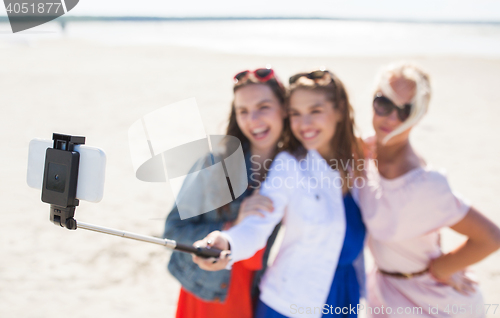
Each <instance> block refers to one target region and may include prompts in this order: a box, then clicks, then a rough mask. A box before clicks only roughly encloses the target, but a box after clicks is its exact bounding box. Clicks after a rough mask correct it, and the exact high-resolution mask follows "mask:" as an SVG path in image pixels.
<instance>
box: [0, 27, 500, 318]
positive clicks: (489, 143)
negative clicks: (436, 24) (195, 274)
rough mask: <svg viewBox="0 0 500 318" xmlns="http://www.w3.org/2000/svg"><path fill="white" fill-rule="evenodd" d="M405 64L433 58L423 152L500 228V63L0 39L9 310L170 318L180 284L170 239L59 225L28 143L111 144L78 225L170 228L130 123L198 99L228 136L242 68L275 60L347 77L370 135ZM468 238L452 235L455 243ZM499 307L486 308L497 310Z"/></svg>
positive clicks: (0, 292)
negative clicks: (378, 96)
mask: <svg viewBox="0 0 500 318" xmlns="http://www.w3.org/2000/svg"><path fill="white" fill-rule="evenodd" d="M401 59H406V60H412V61H415V62H416V63H418V64H419V65H421V66H423V67H424V68H425V69H426V70H427V71H428V72H429V73H430V75H431V80H432V86H433V91H434V92H433V96H432V100H431V105H430V111H429V113H428V115H427V117H426V118H425V119H424V120H423V121H422V122H421V123H420V125H418V126H417V127H416V128H415V129H414V132H413V142H414V144H415V146H416V148H417V149H418V150H419V151H420V152H421V154H422V155H423V156H424V157H425V158H426V159H427V160H428V162H429V163H431V164H432V165H433V166H434V167H442V168H445V169H446V171H447V172H448V175H449V180H450V182H451V184H452V186H453V188H454V189H455V190H457V191H458V192H460V193H461V194H463V195H464V196H465V197H466V198H468V199H469V200H470V201H471V202H472V203H473V205H474V206H475V207H477V208H478V209H479V210H480V211H482V212H483V213H484V214H486V215H487V216H488V217H490V218H491V219H493V220H494V221H495V222H496V223H497V224H500V213H498V206H499V203H500V198H499V196H498V193H500V178H498V176H499V174H500V164H499V162H498V160H499V158H500V151H499V150H498V149H499V148H498V141H499V134H500V125H499V123H498V119H499V118H500V108H499V107H498V102H499V101H500V89H499V87H500V77H499V76H498V75H499V74H500V58H478V57H458V56H441V57H422V56H411V55H408V56H407V55H404V56H387V57H349V56H345V57H339V56H337V57H331V56H323V57H321V56H314V57H302V56H295V57H291V56H276V55H270V56H264V55H254V54H250V55H246V54H241V53H240V54H236V53H221V52H216V51H213V50H203V49H199V48H188V47H183V46H171V45H165V44H144V45H140V46H139V45H105V44H103V43H100V42H92V41H86V40H81V39H74V38H64V37H63V38H55V39H53V40H46V41H41V42H36V43H34V44H29V43H28V44H23V43H20V44H19V43H17V44H13V45H10V44H9V46H8V47H6V48H2V50H0V61H2V62H1V65H2V66H1V69H2V71H1V74H2V75H1V76H0V96H1V98H0V101H1V116H0V121H1V124H0V132H1V136H2V138H1V140H0V143H1V149H2V150H1V151H2V156H1V159H0V180H1V181H0V215H1V219H2V221H1V222H0V260H1V261H0V317H7V318H8V317H16V318H21V317H53V318H58V317H66V316H68V315H71V317H75V318H78V317H106V318H113V317H117V318H118V317H119V318H126V317H139V316H141V317H174V314H175V309H176V307H175V306H176V300H177V295H178V292H179V287H180V286H179V284H178V283H177V281H176V280H175V279H173V278H172V276H170V274H169V273H168V272H167V270H166V263H167V261H168V259H169V256H170V252H169V251H167V250H166V249H164V248H162V247H160V246H155V245H149V244H144V243H140V242H135V241H130V240H125V239H121V238H117V237H112V236H105V235H102V234H96V233H92V232H87V231H84V230H77V231H68V230H66V229H62V228H58V227H56V226H54V225H52V224H51V223H50V222H49V207H48V206H47V205H46V204H44V203H42V202H41V201H40V192H39V191H38V190H34V189H31V188H28V186H27V184H26V168H27V156H28V143H29V141H30V140H31V139H33V138H44V139H51V136H52V133H53V132H60V133H66V134H74V135H83V136H86V138H87V142H86V144H87V145H90V146H95V147H99V148H102V149H103V150H104V151H105V152H106V154H107V167H106V170H107V171H106V184H105V193H104V199H103V200H102V201H101V202H100V203H88V202H81V203H80V206H79V207H78V209H77V214H76V218H77V220H81V221H85V222H88V223H95V224H99V225H103V226H107V227H112V228H118V229H123V230H127V231H131V232H138V233H142V234H145V235H153V236H161V234H162V232H163V225H164V219H165V217H166V215H167V214H168V212H169V211H170V208H171V206H172V204H173V197H172V194H171V190H170V189H169V187H168V186H167V184H165V183H145V182H141V181H139V180H137V179H136V178H135V175H134V171H133V167H132V162H131V158H130V154H129V148H128V140H127V131H128V128H129V127H130V125H131V124H132V123H133V122H135V121H136V120H137V119H139V118H141V117H142V116H143V115H145V114H148V113H150V112H151V111H153V110H156V109H158V108H160V107H162V106H166V105H168V104H170V103H173V102H176V101H180V100H183V99H187V98H191V97H195V98H196V100H197V103H198V106H199V110H200V113H201V115H202V119H203V121H204V124H205V127H206V131H207V133H209V134H210V133H222V132H223V130H224V127H225V124H226V119H227V116H228V111H229V107H230V103H231V98H232V77H233V75H234V74H235V73H236V72H238V71H241V70H243V69H253V68H257V67H262V66H265V65H266V64H271V65H272V66H273V68H274V69H275V70H276V72H277V74H278V75H279V76H280V77H281V78H283V79H287V78H288V77H289V76H290V75H292V74H294V73H296V72H298V71H303V70H310V69H315V68H318V67H319V66H326V67H327V68H328V69H330V70H332V71H334V72H335V73H336V74H337V75H338V77H339V78H341V79H342V80H343V81H344V83H345V84H346V86H347V88H348V91H349V93H350V97H351V101H352V104H353V106H354V108H355V111H356V120H357V124H358V127H359V130H360V133H361V134H363V135H368V134H370V130H371V123H370V119H371V108H370V105H371V103H370V102H371V97H372V92H371V89H372V84H373V80H374V77H375V75H376V73H377V71H378V69H379V67H380V66H382V65H384V64H387V63H389V62H392V61H397V60H401ZM462 240H463V238H462V237H461V236H459V235H457V234H454V233H452V232H451V231H448V230H447V231H444V236H443V245H444V248H445V249H446V250H449V249H451V248H453V247H454V246H456V245H457V244H459V243H460V242H462ZM366 252H367V253H368V251H366ZM498 264H500V253H498V252H497V253H496V254H494V255H493V256H491V257H489V258H488V259H486V260H485V261H483V262H481V263H479V264H478V265H476V266H474V267H473V269H474V271H475V272H476V274H477V277H478V279H479V281H480V284H481V285H480V286H481V289H482V290H483V293H484V295H485V302H486V303H487V304H498V303H500V268H499V265H498ZM492 310H493V308H492V309H491V310H490V314H489V315H488V317H497V316H498V315H500V309H498V310H497V312H496V314H495V315H493V314H492Z"/></svg>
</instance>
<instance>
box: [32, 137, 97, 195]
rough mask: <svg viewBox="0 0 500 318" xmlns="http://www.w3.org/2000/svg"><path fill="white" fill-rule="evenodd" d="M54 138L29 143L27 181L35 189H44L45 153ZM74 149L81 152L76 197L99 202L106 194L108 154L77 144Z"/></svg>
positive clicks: (50, 146) (51, 145) (34, 140)
mask: <svg viewBox="0 0 500 318" xmlns="http://www.w3.org/2000/svg"><path fill="white" fill-rule="evenodd" d="M53 143H54V142H53V141H52V140H44V139H33V140H31V141H30V144H29V152H28V173H27V177H26V181H27V183H28V186H29V187H31V188H34V189H39V190H41V189H42V186H43V174H44V169H45V153H46V151H47V148H52V147H53ZM74 151H76V152H78V153H79V154H80V164H79V167H78V182H77V187H76V198H77V199H78V200H84V201H89V202H99V201H101V200H102V197H103V194H104V176H105V169H106V154H105V153H104V151H103V150H102V149H99V148H95V147H90V146H86V145H77V146H75V148H74Z"/></svg>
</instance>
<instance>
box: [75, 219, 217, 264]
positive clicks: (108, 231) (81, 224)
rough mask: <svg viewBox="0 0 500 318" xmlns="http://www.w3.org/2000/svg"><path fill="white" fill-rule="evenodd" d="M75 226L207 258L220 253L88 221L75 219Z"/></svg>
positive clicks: (215, 250)
mask: <svg viewBox="0 0 500 318" xmlns="http://www.w3.org/2000/svg"><path fill="white" fill-rule="evenodd" d="M76 228H77V229H84V230H89V231H94V232H99V233H104V234H110V235H115V236H121V237H124V238H128V239H132V240H136V241H141V242H147V243H153V244H158V245H163V246H166V247H168V248H171V249H174V250H177V251H181V252H186V253H193V254H195V255H197V256H200V257H204V258H209V257H215V258H218V257H219V255H220V252H221V251H220V250H218V249H216V248H201V247H194V246H191V245H186V244H180V243H177V242H176V241H174V240H168V239H161V238H158V237H153V236H147V235H141V234H136V233H131V232H125V231H120V230H115V229H111V228H107V227H104V226H99V225H94V224H89V223H84V222H79V221H76Z"/></svg>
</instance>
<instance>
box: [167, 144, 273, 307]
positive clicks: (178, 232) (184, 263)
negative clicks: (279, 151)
mask: <svg viewBox="0 0 500 318" xmlns="http://www.w3.org/2000/svg"><path fill="white" fill-rule="evenodd" d="M250 156H251V154H250V152H249V151H247V152H246V155H245V163H246V167H247V176H248V178H249V180H248V184H249V187H248V188H247V190H246V191H245V192H244V193H243V194H242V195H241V196H240V197H238V198H237V199H236V200H234V201H233V202H231V203H229V204H228V205H227V206H225V207H223V208H222V210H223V212H222V213H220V212H218V211H217V210H212V211H209V212H207V213H203V214H201V215H198V216H195V217H191V218H188V219H184V220H181V218H180V216H179V211H178V210H177V206H176V205H175V204H174V207H173V208H172V211H171V212H170V214H169V215H168V216H167V220H166V222H165V232H164V235H163V237H164V238H168V239H172V240H175V241H177V242H179V243H183V244H193V243H194V242H196V241H198V240H201V239H203V238H204V237H205V236H207V235H208V234H209V233H210V232H212V231H216V230H219V231H222V229H223V226H224V223H225V222H229V221H234V220H235V219H236V218H237V216H238V211H239V208H240V205H241V202H242V201H243V199H244V198H246V197H248V196H250V195H251V194H252V192H253V188H252V187H251V186H250V185H251V184H252V183H251V179H250V176H251V173H252V171H251V162H250ZM202 186H206V187H208V186H210V185H208V184H203V185H202ZM279 226H280V225H279V224H278V226H276V228H275V229H274V231H273V233H272V235H271V236H270V237H269V239H268V241H267V245H266V250H265V253H264V258H263V261H262V262H263V267H262V269H261V270H260V271H258V272H257V273H256V274H255V276H254V282H253V286H252V295H253V296H256V295H257V293H258V283H259V281H260V278H261V276H262V274H263V273H264V271H265V269H266V267H267V259H268V256H269V251H270V249H271V246H272V244H273V243H274V240H275V239H276V235H277V232H278V230H279ZM168 270H169V271H170V273H171V274H172V275H173V276H174V277H175V278H176V279H177V280H178V281H179V282H180V283H181V285H182V287H183V288H184V289H185V290H187V291H189V292H190V293H192V294H194V295H195V296H197V297H199V298H201V299H203V300H207V301H220V302H223V301H225V299H226V297H227V292H228V288H229V282H230V277H231V270H222V271H216V272H210V271H205V270H202V269H200V268H199V267H198V265H196V264H195V263H193V261H192V257H191V255H190V254H187V253H182V252H178V251H174V252H173V253H172V256H171V257H170V261H169V263H168Z"/></svg>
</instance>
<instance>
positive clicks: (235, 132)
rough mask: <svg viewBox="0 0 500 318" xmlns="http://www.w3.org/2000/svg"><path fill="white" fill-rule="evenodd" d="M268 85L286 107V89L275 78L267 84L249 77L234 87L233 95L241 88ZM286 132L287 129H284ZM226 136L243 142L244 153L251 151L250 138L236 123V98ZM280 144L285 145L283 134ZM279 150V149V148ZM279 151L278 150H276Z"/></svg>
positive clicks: (285, 124)
mask: <svg viewBox="0 0 500 318" xmlns="http://www.w3.org/2000/svg"><path fill="white" fill-rule="evenodd" d="M257 84H260V85H266V86H268V87H269V88H271V90H272V92H273V94H274V96H276V98H277V99H278V101H279V102H280V104H281V105H282V106H283V107H285V101H286V90H285V87H284V86H283V85H282V84H281V83H280V82H278V81H277V80H275V79H274V78H272V79H270V80H268V81H267V82H260V81H259V80H257V79H255V78H254V77H251V76H250V77H249V78H248V79H247V80H246V81H243V82H237V83H236V84H235V85H234V87H233V95H234V94H235V93H236V92H237V91H238V90H239V89H241V88H243V87H246V86H249V85H257ZM287 126H289V124H288V120H287V119H286V118H285V119H284V120H283V127H284V128H286V127H287ZM283 130H284V131H285V130H286V129H283ZM226 135H229V136H234V137H236V138H238V139H239V140H240V141H241V144H242V146H243V152H244V153H245V154H246V153H247V151H249V150H250V141H249V140H248V138H247V137H246V136H245V135H244V134H243V132H242V131H241V129H240V127H239V126H238V123H237V122H236V109H235V108H234V98H233V101H232V103H231V112H230V113H229V123H228V124H227V130H226ZM278 144H283V134H282V137H281V138H280V140H279V142H278ZM277 148H278V147H277ZM276 151H277V150H276ZM274 155H276V153H274Z"/></svg>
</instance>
